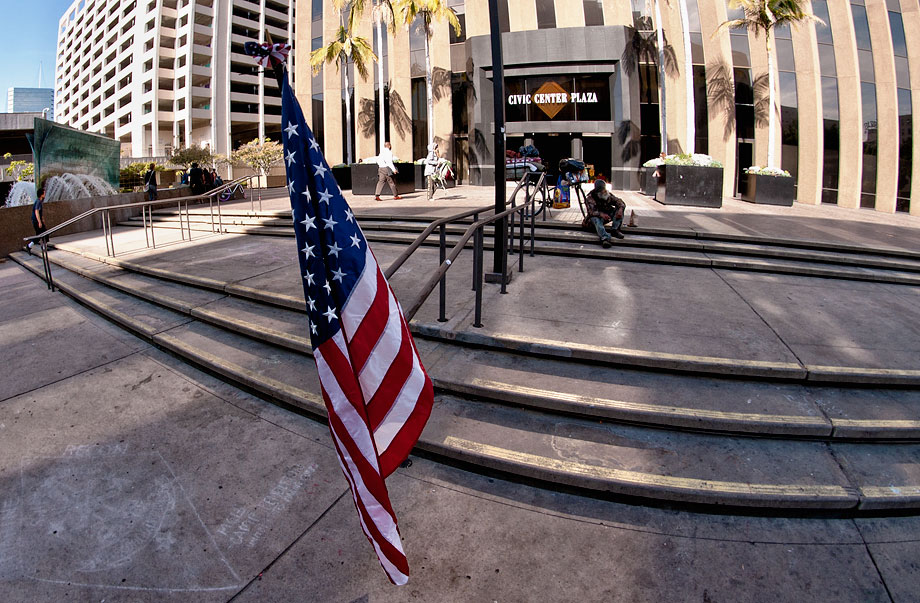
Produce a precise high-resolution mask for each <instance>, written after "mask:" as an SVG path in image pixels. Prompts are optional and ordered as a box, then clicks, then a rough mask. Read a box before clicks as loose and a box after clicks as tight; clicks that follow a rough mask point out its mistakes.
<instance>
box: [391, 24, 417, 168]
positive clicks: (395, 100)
mask: <svg viewBox="0 0 920 603" xmlns="http://www.w3.org/2000/svg"><path fill="white" fill-rule="evenodd" d="M388 35H389V36H390V37H389V49H390V61H389V65H390V111H389V113H388V115H387V117H388V119H389V120H390V142H391V143H392V144H393V153H394V154H395V155H396V156H397V157H398V158H400V159H405V160H407V161H411V160H412V76H411V73H410V70H409V30H408V28H407V27H405V26H400V27H397V28H396V34H395V35H394V34H392V33H389V34H388Z"/></svg>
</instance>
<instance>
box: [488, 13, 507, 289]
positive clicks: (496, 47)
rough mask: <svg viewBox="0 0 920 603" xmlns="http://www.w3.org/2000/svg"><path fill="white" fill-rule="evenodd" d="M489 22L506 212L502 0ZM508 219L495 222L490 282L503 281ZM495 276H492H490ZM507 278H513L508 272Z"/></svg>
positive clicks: (500, 197) (500, 188) (498, 184)
mask: <svg viewBox="0 0 920 603" xmlns="http://www.w3.org/2000/svg"><path fill="white" fill-rule="evenodd" d="M489 24H490V30H491V36H492V97H493V98H492V103H493V105H494V109H495V125H494V128H495V131H494V135H495V142H494V147H495V154H494V157H495V213H501V212H503V211H505V102H504V100H505V74H504V67H503V64H502V34H501V28H500V27H499V22H498V0H489ZM507 228H508V221H507V218H502V219H501V220H499V221H498V222H496V223H495V244H494V246H493V249H494V250H495V254H494V256H493V258H492V260H493V261H492V274H491V275H490V274H486V275H485V277H486V280H487V281H489V282H499V283H500V282H502V272H503V270H502V268H503V261H504V260H505V254H506V253H507V250H506V249H505V245H506V242H507ZM490 277H491V278H490ZM507 280H508V281H510V280H511V274H510V272H509V273H508V277H507Z"/></svg>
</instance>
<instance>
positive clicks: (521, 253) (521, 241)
mask: <svg viewBox="0 0 920 603" xmlns="http://www.w3.org/2000/svg"><path fill="white" fill-rule="evenodd" d="M525 207H526V206H525ZM519 229H520V233H521V234H520V236H519V237H518V272H524V211H523V210H521V225H520V227H519Z"/></svg>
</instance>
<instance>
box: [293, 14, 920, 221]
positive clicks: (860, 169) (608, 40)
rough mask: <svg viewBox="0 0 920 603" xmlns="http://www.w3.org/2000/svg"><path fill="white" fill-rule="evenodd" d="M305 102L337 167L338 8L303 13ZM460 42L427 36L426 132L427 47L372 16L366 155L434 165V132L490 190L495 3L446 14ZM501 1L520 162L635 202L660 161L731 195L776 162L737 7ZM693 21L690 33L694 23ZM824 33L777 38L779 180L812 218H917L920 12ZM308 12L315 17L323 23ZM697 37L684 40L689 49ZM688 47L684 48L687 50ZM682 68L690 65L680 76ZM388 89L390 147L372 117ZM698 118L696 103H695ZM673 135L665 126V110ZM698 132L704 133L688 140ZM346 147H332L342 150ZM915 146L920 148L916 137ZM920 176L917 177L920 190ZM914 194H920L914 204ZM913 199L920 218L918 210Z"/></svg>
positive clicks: (756, 62) (752, 42) (361, 137)
mask: <svg viewBox="0 0 920 603" xmlns="http://www.w3.org/2000/svg"><path fill="white" fill-rule="evenodd" d="M297 3H298V11H297V24H296V25H297V39H296V40H295V52H294V54H295V56H296V57H298V58H299V59H300V60H299V61H298V62H297V64H296V65H297V67H298V68H296V69H295V71H296V75H297V78H298V79H297V83H298V84H303V83H305V82H308V81H311V82H312V89H308V87H304V86H303V85H299V86H295V90H296V92H297V94H298V96H299V97H300V99H301V105H302V106H303V107H304V110H305V111H306V112H307V114H308V116H309V119H311V120H312V121H311V124H312V126H313V128H314V130H315V131H316V132H317V133H318V136H322V135H323V134H325V141H324V149H325V151H326V155H327V158H328V159H329V161H330V162H332V163H334V162H337V161H341V160H342V158H343V157H344V156H345V153H344V148H343V144H342V141H343V140H346V137H345V136H340V135H339V133H340V132H342V131H343V127H344V125H343V122H344V121H345V120H344V117H343V115H344V112H343V107H344V103H340V102H335V101H333V102H330V101H332V100H333V99H335V100H336V101H337V100H338V99H339V98H341V97H342V83H341V82H342V80H341V77H340V76H339V75H338V74H337V73H336V70H335V69H334V68H326V69H324V73H323V75H319V76H316V77H311V74H310V72H309V66H308V64H307V63H306V62H305V59H306V58H307V57H308V55H309V52H310V50H311V49H312V48H318V47H320V46H321V45H323V44H327V43H328V42H329V41H330V39H331V38H332V36H333V35H335V31H336V28H337V27H338V25H339V22H340V21H339V16H338V15H336V14H335V13H334V12H333V10H332V7H331V3H329V2H322V1H320V0H297ZM447 4H448V6H450V7H451V8H453V9H454V10H455V11H456V13H457V14H458V16H459V19H460V23H461V25H462V27H463V31H462V32H461V34H460V35H457V34H456V33H455V32H454V31H453V30H451V29H450V28H449V27H448V25H447V23H446V22H444V21H436V22H434V23H433V24H432V29H431V34H432V35H431V39H430V42H429V44H428V47H429V48H430V57H431V63H432V66H433V71H434V95H433V96H434V106H433V115H428V114H427V113H428V108H427V102H426V97H427V95H426V84H425V48H426V44H425V39H424V34H423V33H422V31H421V29H420V28H419V27H411V28H406V27H405V26H399V27H397V28H396V29H395V31H388V30H387V29H383V32H382V33H383V35H382V38H383V39H382V40H381V41H382V44H380V45H378V44H377V36H378V35H379V34H378V30H377V28H376V27H374V23H373V20H372V16H371V13H370V11H368V13H367V14H366V15H365V17H364V19H363V20H362V21H361V23H360V25H359V27H358V31H357V33H358V34H359V35H363V36H365V37H366V38H367V39H368V40H370V41H372V43H373V47H374V50H375V52H377V51H378V48H381V49H382V52H380V54H381V55H382V56H381V60H382V61H383V63H384V74H383V78H382V80H383V81H382V82H381V81H379V80H380V79H381V78H380V77H379V76H378V74H377V70H376V66H375V68H374V69H372V71H373V74H372V75H369V76H368V78H367V80H362V79H360V78H357V79H356V78H354V77H352V78H350V83H351V85H353V86H354V93H355V94H354V101H353V102H354V110H353V112H352V114H353V115H355V116H356V119H355V120H354V123H353V126H352V127H353V128H354V130H355V131H354V136H353V137H352V139H353V140H354V141H355V147H356V151H355V155H356V156H358V157H367V156H370V155H375V154H376V148H377V146H378V144H379V142H380V138H381V136H382V137H384V138H387V139H389V140H390V141H391V142H392V144H393V149H394V151H395V153H396V154H397V156H399V157H401V158H405V159H418V158H420V157H424V156H425V154H426V146H427V143H428V135H427V124H428V121H429V120H433V122H434V136H435V138H436V140H437V141H438V142H439V143H440V147H441V149H442V150H445V151H447V152H448V154H449V155H450V157H451V159H453V160H454V161H455V163H456V164H457V168H458V172H459V174H460V175H461V176H462V177H463V178H464V179H468V180H469V181H470V182H472V183H473V184H490V183H492V182H493V181H494V177H495V175H494V167H493V165H494V163H493V158H492V140H493V132H494V124H493V115H494V110H493V95H492V74H493V70H492V52H491V51H492V46H491V37H490V33H491V29H490V22H489V2H488V0H447ZM648 4H649V3H648V2H646V0H498V1H497V5H498V28H499V29H500V31H501V32H502V33H501V37H502V47H503V52H504V60H503V63H504V76H505V82H504V83H505V98H504V99H502V101H501V102H503V104H504V106H505V107H504V108H505V118H506V125H505V132H506V135H507V148H508V149H512V150H517V149H518V148H520V147H521V146H524V145H526V144H528V143H533V144H534V145H535V146H536V147H537V148H538V149H539V150H540V151H541V153H543V155H544V158H545V159H548V160H549V164H550V165H553V166H554V165H555V164H556V162H557V161H558V160H559V158H561V157H568V156H574V157H579V158H584V159H585V161H586V162H588V163H590V164H592V165H593V166H594V168H595V171H597V172H599V173H602V174H604V175H605V176H606V177H607V178H609V179H610V181H611V182H612V183H613V184H614V186H616V187H617V188H621V189H637V188H638V187H639V183H640V177H641V176H642V174H643V171H644V170H643V169H642V167H641V165H642V163H643V162H644V161H645V160H647V159H650V158H653V157H657V156H658V154H659V152H660V151H661V138H662V133H666V138H667V140H666V148H667V150H668V152H672V153H673V152H678V151H686V150H688V149H689V148H690V146H691V145H690V144H689V142H690V141H689V140H688V139H689V138H690V137H691V136H692V137H693V143H694V146H695V150H696V151H697V152H701V153H708V154H710V155H712V156H713V157H715V158H716V159H718V160H719V161H721V162H722V163H723V164H724V165H725V172H724V186H723V193H724V195H725V196H732V195H735V194H738V193H740V192H741V191H742V190H744V186H745V184H746V178H747V176H746V174H745V172H744V168H746V167H748V166H751V165H752V164H755V165H760V166H763V165H765V164H766V162H767V154H768V152H767V149H768V146H769V145H768V139H769V127H768V125H767V123H768V120H767V119H766V117H767V106H768V102H767V101H766V94H765V91H766V90H767V87H766V82H767V79H768V78H767V74H768V68H767V66H768V61H767V49H766V44H765V39H764V36H763V35H762V34H761V35H757V34H756V33H755V32H749V31H747V30H731V31H728V30H724V29H719V26H720V24H722V23H723V22H725V21H727V20H729V19H736V18H738V17H739V16H740V13H739V10H740V9H733V8H731V7H729V5H728V4H729V3H728V2H727V0H681V1H680V2H677V1H672V2H658V3H657V4H658V6H659V7H660V22H659V23H656V16H655V11H654V10H649V9H648ZM681 5H683V6H685V7H686V16H685V17H683V18H682V16H681V8H682V6H681ZM804 5H805V6H806V8H807V9H808V10H810V11H812V12H813V13H814V14H815V15H816V16H818V17H819V18H820V19H821V21H820V22H806V23H802V24H801V25H798V26H793V27H779V28H777V29H776V31H775V32H774V34H775V35H774V39H773V54H772V56H773V67H774V69H773V73H774V80H775V83H776V102H775V107H774V111H773V114H774V123H775V124H776V125H777V127H776V128H775V131H774V144H775V147H776V163H777V164H779V167H782V168H784V169H786V170H788V171H789V172H790V173H791V174H792V176H793V177H794V178H795V181H796V185H797V188H796V195H797V200H798V201H799V202H802V203H812V204H817V203H836V204H838V205H840V206H842V207H850V208H854V207H863V208H874V209H876V210H878V211H885V212H894V211H902V212H907V211H910V212H911V213H914V214H920V150H918V151H914V149H915V148H916V145H915V144H914V143H915V142H916V141H918V140H920V136H918V137H915V136H914V135H913V133H914V130H915V129H916V128H917V127H920V125H918V124H920V121H918V122H915V121H914V120H913V110H914V107H917V108H918V110H920V65H918V64H916V63H915V61H916V60H917V57H918V56H920V6H918V0H849V1H847V0H811V1H810V2H805V3H804ZM310 9H312V10H310ZM659 25H660V28H661V29H662V30H663V33H664V39H665V43H666V45H667V46H666V49H665V53H664V54H665V58H666V60H665V64H664V75H665V91H666V94H665V95H663V96H662V95H660V94H659V86H658V77H659V71H658V68H657V65H656V63H657V61H658V58H657V56H658V53H657V48H656V45H657V31H656V30H657V29H658V26H659ZM685 33H686V34H687V36H686V37H685V36H684V34H685ZM685 40H686V41H685ZM685 59H689V61H686V62H685ZM380 86H383V87H384V89H385V101H384V109H385V115H386V118H387V119H386V123H385V125H384V132H383V133H380V132H378V130H379V126H377V125H376V121H377V120H376V118H375V117H374V115H375V111H376V106H377V104H378V102H379V101H378V100H377V98H378V96H377V93H376V91H377V90H379V87H380ZM688 101H689V102H688ZM661 102H664V104H665V107H666V111H665V113H666V115H667V118H666V123H665V125H666V128H661V124H660V117H659V116H660V113H661V112H660V103H661ZM688 122H689V124H690V125H693V126H695V133H694V134H690V129H689V128H688V127H687V126H688ZM332 133H334V135H333V134H332ZM918 134H920V132H918ZM915 174H916V175H917V177H916V178H915V177H914V175H915ZM915 192H916V194H914V193H915ZM912 197H917V198H918V201H914V202H911V199H912Z"/></svg>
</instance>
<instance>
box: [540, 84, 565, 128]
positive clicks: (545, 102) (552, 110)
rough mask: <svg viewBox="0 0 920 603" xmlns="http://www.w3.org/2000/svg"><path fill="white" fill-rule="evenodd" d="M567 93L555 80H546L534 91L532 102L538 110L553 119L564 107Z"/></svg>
mask: <svg viewBox="0 0 920 603" xmlns="http://www.w3.org/2000/svg"><path fill="white" fill-rule="evenodd" d="M568 100H569V93H568V92H566V91H565V88H563V87H562V86H560V85H559V84H557V83H556V82H546V83H545V84H543V85H542V86H540V87H539V88H537V91H536V92H534V95H533V102H534V104H535V105H536V106H538V107H540V110H541V111H543V112H544V113H546V115H547V116H548V117H549V118H550V119H553V118H554V117H556V115H558V114H559V112H560V111H562V109H564V108H565V105H566V103H567V102H568Z"/></svg>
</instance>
